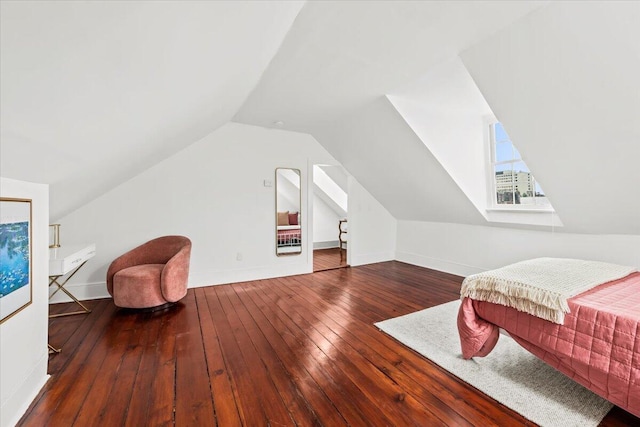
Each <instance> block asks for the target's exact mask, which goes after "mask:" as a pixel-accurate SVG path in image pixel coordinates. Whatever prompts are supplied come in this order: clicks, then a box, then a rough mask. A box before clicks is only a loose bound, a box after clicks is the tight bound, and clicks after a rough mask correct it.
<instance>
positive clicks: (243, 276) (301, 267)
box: [189, 257, 313, 288]
mask: <svg viewBox="0 0 640 427" xmlns="http://www.w3.org/2000/svg"><path fill="white" fill-rule="evenodd" d="M282 258H283V261H284V262H286V261H285V260H286V259H287V258H290V257H282ZM312 272H313V265H312V264H311V263H302V264H300V263H295V264H288V265H287V264H284V265H282V266H266V267H253V268H238V269H233V270H219V271H206V272H202V273H200V274H198V275H197V276H195V277H190V278H189V288H201V287H203V286H211V285H224V284H229V283H238V282H248V281H252V280H262V279H271V278H274V277H286V276H297V275H299V274H309V273H312Z"/></svg>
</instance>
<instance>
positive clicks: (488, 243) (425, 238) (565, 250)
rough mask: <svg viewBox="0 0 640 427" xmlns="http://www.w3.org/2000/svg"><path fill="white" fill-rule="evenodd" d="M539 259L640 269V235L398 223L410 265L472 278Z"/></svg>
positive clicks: (403, 256)
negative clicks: (471, 276)
mask: <svg viewBox="0 0 640 427" xmlns="http://www.w3.org/2000/svg"><path fill="white" fill-rule="evenodd" d="M536 257H558V258H579V259H588V260H597V261H604V262H612V263H617V264H622V265H631V266H636V267H639V268H640V236H638V235H594V234H570V233H561V232H557V231H537V230H515V229H511V228H500V227H486V226H477V225H464V224H451V223H435V222H418V221H399V222H398V242H397V251H396V259H398V260H399V261H404V262H408V263H410V264H415V265H419V266H422V267H428V268H433V269H435V270H440V271H446V272H449V273H453V274H458V275H461V276H467V275H469V274H474V273H479V272H481V271H486V270H490V269H493V268H498V267H502V266H504V265H506V264H510V263H513V262H517V261H522V260H525V259H529V258H536Z"/></svg>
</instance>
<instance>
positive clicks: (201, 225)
mask: <svg viewBox="0 0 640 427" xmlns="http://www.w3.org/2000/svg"><path fill="white" fill-rule="evenodd" d="M316 163H323V164H338V162H337V161H336V160H335V159H334V158H332V157H331V156H330V155H329V154H328V153H327V151H326V150H324V148H322V146H321V145H320V144H318V142H317V141H316V140H315V139H314V138H313V137H311V136H310V135H307V134H301V133H294V132H287V131H282V130H272V129H266V128H261V127H255V126H249V125H242V124H239V123H228V124H227V125H225V126H223V127H222V128H220V129H218V130H217V131H215V132H213V133H211V134H210V135H208V136H207V137H205V138H203V139H202V140H200V141H198V142H196V143H194V144H193V145H191V146H189V147H187V148H186V149H184V150H183V151H181V152H179V153H177V154H175V155H174V156H172V157H170V158H169V159H167V160H165V161H163V162H161V163H159V164H157V165H155V166H154V167H152V168H150V169H148V170H146V171H145V172H143V173H142V174H140V175H138V176H136V177H135V178H133V179H131V180H129V181H128V182H126V183H124V184H122V185H120V186H119V187H116V188H114V189H113V190H111V191H110V192H108V193H106V194H104V195H103V196H101V197H99V198H97V199H95V200H93V201H92V202H90V203H88V204H86V205H84V206H83V207H82V208H80V209H78V210H76V211H75V212H73V213H71V214H70V215H67V216H66V217H64V218H62V219H61V220H60V223H61V224H62V226H61V244H62V245H64V244H65V243H66V242H69V243H72V242H74V243H80V242H95V243H96V248H97V255H96V257H95V258H94V259H92V260H90V261H89V262H88V263H87V264H86V265H85V267H84V268H83V269H82V270H80V271H79V272H78V274H77V275H76V277H74V278H73V279H72V280H71V281H70V286H69V287H70V288H71V289H73V291H74V294H75V295H76V296H78V297H80V298H97V297H102V296H106V295H107V294H106V289H105V274H106V270H107V268H108V266H109V263H110V262H111V261H112V260H113V259H114V258H115V257H117V256H118V255H120V254H122V253H123V252H125V251H126V250H128V249H130V248H132V247H134V246H136V245H138V244H140V243H143V242H145V241H147V240H149V239H151V238H154V237H157V236H161V235H168V234H182V235H185V236H188V237H189V238H191V240H192V242H193V250H192V256H191V271H190V277H189V286H191V287H196V286H206V285H213V284H220V283H232V282H239V281H244V280H255V279H261V278H267V277H275V276H286V275H292V274H301V273H309V272H311V271H312V269H313V265H312V257H311V253H310V252H311V249H312V245H313V242H312V241H311V239H310V237H311V230H310V228H311V224H310V221H309V208H310V206H311V203H310V202H309V197H308V195H309V192H308V191H307V189H308V180H309V177H310V171H309V168H310V167H312V165H313V164H316ZM276 167H290V168H296V169H300V171H301V173H302V176H301V179H302V227H303V235H302V238H303V251H302V254H301V255H300V256H287V257H277V256H276V255H275V187H264V186H263V180H265V179H269V180H274V177H275V175H274V174H275V168H276ZM354 192H355V193H361V194H360V195H359V197H360V200H362V202H361V203H362V207H361V211H362V212H363V213H364V214H366V215H369V214H370V215H371V217H372V218H382V219H378V220H375V219H374V220H372V222H370V219H369V218H368V217H367V216H366V215H365V217H364V218H362V222H363V223H362V235H363V237H362V238H363V241H362V242H361V245H360V246H359V250H360V251H361V252H360V253H361V254H362V257H363V258H368V257H369V255H370V254H379V253H380V252H384V253H385V254H386V255H387V259H392V258H393V248H394V244H395V234H394V235H393V238H392V239H390V238H388V236H387V238H381V239H376V238H375V237H371V236H372V235H373V236H375V235H376V234H378V233H379V232H378V229H379V228H380V229H382V230H383V231H382V233H383V234H385V233H388V231H385V230H386V229H387V228H392V229H393V230H394V233H395V222H392V221H393V219H392V218H391V217H390V216H389V214H388V213H386V211H385V210H384V209H383V208H382V207H381V206H379V205H377V206H374V205H375V203H373V202H374V201H375V200H373V201H372V200H371V199H372V198H371V196H370V195H369V194H368V193H367V192H366V191H365V190H364V189H363V188H362V187H356V188H355V189H354ZM350 194H351V193H350ZM380 211H382V212H380ZM385 215H386V216H385ZM358 220H359V219H358ZM381 221H387V222H388V225H385V224H381ZM238 253H240V254H241V258H242V260H238V259H237V254H238Z"/></svg>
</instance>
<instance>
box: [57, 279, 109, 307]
mask: <svg viewBox="0 0 640 427" xmlns="http://www.w3.org/2000/svg"><path fill="white" fill-rule="evenodd" d="M55 289H57V288H56V286H51V287H50V288H49V293H50V294H51V293H52V292H53V291H54V290H55ZM65 289H66V290H68V291H69V292H71V293H72V294H73V295H74V296H75V297H76V298H78V299H79V300H80V301H86V300H91V299H99V298H111V295H109V292H107V282H96V283H79V284H76V283H74V284H68V285H66V286H65ZM71 301H72V299H71V298H69V297H68V296H67V295H66V294H65V293H64V292H62V291H58V292H57V293H56V294H55V295H54V296H53V298H51V299H50V300H49V303H50V304H57V303H61V302H71Z"/></svg>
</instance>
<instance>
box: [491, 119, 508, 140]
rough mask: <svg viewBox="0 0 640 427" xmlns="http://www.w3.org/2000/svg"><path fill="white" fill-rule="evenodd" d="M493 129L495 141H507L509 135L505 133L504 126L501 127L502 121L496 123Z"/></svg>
mask: <svg viewBox="0 0 640 427" xmlns="http://www.w3.org/2000/svg"><path fill="white" fill-rule="evenodd" d="M493 131H494V133H495V139H496V142H503V141H509V135H507V132H506V131H505V130H504V127H502V123H496V124H495V125H494V126H493Z"/></svg>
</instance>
